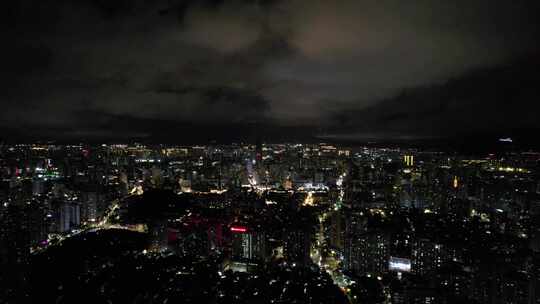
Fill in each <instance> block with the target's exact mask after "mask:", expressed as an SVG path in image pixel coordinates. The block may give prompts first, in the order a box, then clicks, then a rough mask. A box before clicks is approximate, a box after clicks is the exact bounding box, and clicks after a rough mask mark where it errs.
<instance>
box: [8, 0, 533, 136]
mask: <svg viewBox="0 0 540 304" xmlns="http://www.w3.org/2000/svg"><path fill="white" fill-rule="evenodd" d="M538 2H539V1H520V0H512V1H508V0H505V1H499V0H478V1H475V0H453V1H437V0H421V1H402V0H394V1H387V0H376V1H375V0H374V1H362V0H350V1H349V0H340V1H329V0H327V1H318V0H297V1H295V0H289V1H285V0H283V1H279V0H276V1H268V0H267V1H263V0H260V1H255V0H252V1H188V0H184V1H182V0H168V1H158V0H156V1H135V0H134V1H128V0H94V1H90V0H87V1H60V0H59V1H52V0H51V1H48V0H43V1H30V0H20V1H16V0H11V1H10V0H7V1H2V4H1V6H3V7H2V8H0V10H1V11H2V13H1V14H2V15H3V16H2V20H3V22H2V27H3V29H4V30H3V32H5V33H7V35H5V34H3V35H2V36H3V37H4V38H3V39H2V40H3V41H4V43H3V46H2V53H3V55H2V56H1V58H2V72H0V73H1V74H0V75H1V77H2V79H1V83H2V86H3V88H2V90H1V91H0V98H1V109H0V130H2V132H1V134H0V137H2V138H4V139H6V140H11V141H17V140H21V141H22V140H28V139H32V140H34V139H44V140H45V139H55V140H67V141H70V140H71V141H73V140H96V141H99V140H104V141H105V140H132V139H142V140H149V141H152V140H153V141H163V142H186V143H187V142H204V141H209V140H218V141H237V140H248V141H249V140H253V138H254V137H259V138H263V139H264V140H267V141H272V140H274V141H277V140H313V139H315V140H363V139H385V140H391V139H411V140H414V139H424V138H445V137H455V136H462V135H463V136H476V135H478V136H481V135H482V134H487V133H489V134H495V135H499V134H500V136H507V135H513V134H517V135H520V134H521V135H523V134H526V135H527V136H532V135H533V134H536V135H537V134H538V133H537V132H536V130H539V129H540V119H539V117H540V105H539V103H540V100H539V97H540V81H539V80H540V77H539V76H538V75H537V74H538V71H539V67H540V64H539V63H540V59H539V54H540V53H539V42H540V39H538V37H540V31H539V29H540V26H539V22H540V21H539V19H540V18H539V17H540V12H539V11H540V9H539V8H540V4H538Z"/></svg>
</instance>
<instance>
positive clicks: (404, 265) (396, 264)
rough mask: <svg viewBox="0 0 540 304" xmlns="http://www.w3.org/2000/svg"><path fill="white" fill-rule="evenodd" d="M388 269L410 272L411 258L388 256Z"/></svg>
mask: <svg viewBox="0 0 540 304" xmlns="http://www.w3.org/2000/svg"><path fill="white" fill-rule="evenodd" d="M388 270H390V271H398V272H410V271H411V260H410V259H405V258H396V257H390V260H389V261H388Z"/></svg>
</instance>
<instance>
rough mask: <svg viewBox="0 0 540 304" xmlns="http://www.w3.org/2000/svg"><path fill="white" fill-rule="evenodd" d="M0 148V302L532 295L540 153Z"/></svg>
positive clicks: (522, 299) (301, 147) (537, 297)
mask: <svg viewBox="0 0 540 304" xmlns="http://www.w3.org/2000/svg"><path fill="white" fill-rule="evenodd" d="M499 143H500V145H501V146H502V147H503V148H502V149H500V150H498V151H497V152H493V153H492V154H489V153H486V154H485V155H475V156H470V155H469V156H467V155H460V154H457V153H451V152H439V151H436V150H433V149H429V150H422V149H413V148H396V147H391V148H383V147H374V146H358V147H344V146H337V145H333V144H322V143H321V144H263V143H260V142H258V143H256V144H232V145H217V144H215V145H205V146H171V145H143V144H115V145H110V144H103V145H86V144H77V145H59V144H53V143H39V144H20V145H7V144H4V145H2V146H0V178H1V181H0V269H2V271H0V286H4V288H2V289H0V292H1V293H0V302H7V303H26V302H31V303H81V302H92V303H275V304H277V303H426V304H428V303H527V304H533V303H540V175H539V173H540V171H539V169H540V154H539V153H533V152H518V151H516V150H514V149H513V148H512V143H511V139H501V140H500V142H499Z"/></svg>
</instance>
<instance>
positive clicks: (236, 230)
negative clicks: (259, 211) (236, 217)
mask: <svg viewBox="0 0 540 304" xmlns="http://www.w3.org/2000/svg"><path fill="white" fill-rule="evenodd" d="M231 231H232V232H247V228H246V227H238V226H233V227H231Z"/></svg>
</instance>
